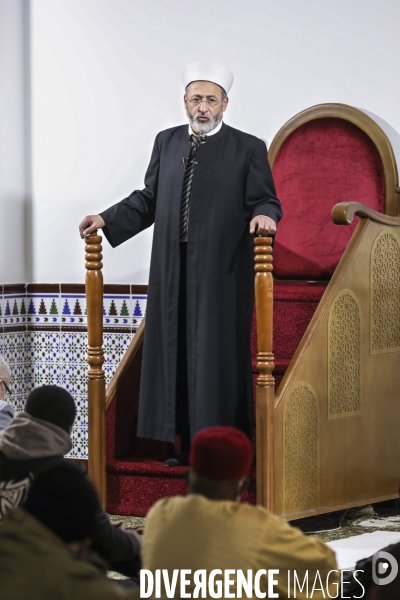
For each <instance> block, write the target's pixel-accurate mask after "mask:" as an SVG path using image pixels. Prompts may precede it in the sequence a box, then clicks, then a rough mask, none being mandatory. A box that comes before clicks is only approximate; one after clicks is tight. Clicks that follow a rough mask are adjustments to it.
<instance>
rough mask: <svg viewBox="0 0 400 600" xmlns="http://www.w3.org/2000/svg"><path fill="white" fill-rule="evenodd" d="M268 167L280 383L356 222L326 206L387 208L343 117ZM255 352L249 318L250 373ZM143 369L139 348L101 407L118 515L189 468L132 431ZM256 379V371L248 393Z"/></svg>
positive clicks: (163, 492)
mask: <svg viewBox="0 0 400 600" xmlns="http://www.w3.org/2000/svg"><path fill="white" fill-rule="evenodd" d="M273 172H274V179H275V183H276V187H277V192H278V197H279V198H280V199H281V201H282V204H283V209H284V219H283V220H282V222H281V223H280V225H279V229H278V234H277V239H276V242H275V247H274V275H275V277H276V278H278V279H281V280H282V279H287V280H291V281H279V280H276V281H275V286H274V332H273V333H274V353H275V373H274V374H275V381H276V386H278V385H279V383H280V381H281V379H282V376H283V375H284V373H285V371H286V369H287V367H288V365H289V363H290V361H291V359H292V357H293V354H294V352H295V351H296V348H297V346H298V345H299V343H300V340H301V338H302V336H303V335H304V332H305V330H306V329H307V326H308V324H309V323H310V320H311V318H312V316H313V314H314V312H315V310H316V308H317V306H318V304H319V302H320V300H321V298H322V295H323V293H324V291H325V289H326V285H327V284H326V281H327V280H328V279H329V278H330V277H331V275H332V273H333V271H334V270H335V268H336V266H337V264H338V262H339V260H340V258H341V256H342V254H343V251H344V249H345V247H346V246H347V244H348V241H349V240H350V237H351V235H352V233H353V231H354V227H355V224H354V225H352V226H349V227H339V226H336V225H334V224H333V223H332V221H331V210H332V207H333V206H334V205H335V204H336V203H337V202H340V201H346V200H347V201H350V200H352V201H359V202H363V203H364V204H367V205H369V206H371V207H372V208H374V209H375V210H378V211H381V212H383V210H384V182H383V172H382V165H381V162H380V159H379V156H378V153H377V151H376V148H375V147H374V145H373V144H372V142H371V141H370V140H369V138H368V137H367V136H366V135H365V134H364V133H363V132H362V131H360V130H359V129H358V128H357V127H355V126H354V125H352V124H350V123H348V122H347V121H343V120H339V119H332V118H329V119H320V120H316V121H312V122H309V123H307V124H305V125H303V126H301V127H299V128H298V129H297V130H296V131H294V132H293V133H292V134H291V135H290V136H289V137H288V138H287V139H286V141H285V142H284V144H283V145H282V147H281V149H280V151H279V153H278V155H277V157H276V160H275V164H274V168H273ZM294 279H296V280H303V281H293V280H294ZM310 280H312V281H314V282H313V283H311V282H310ZM318 280H319V281H318ZM324 280H325V282H324ZM256 352H257V339H256V328H255V321H253V331H252V357H253V370H254V369H255V358H256ZM140 369H141V349H140V350H139V352H138V353H137V355H136V356H135V358H134V360H133V361H132V363H131V365H130V367H129V369H128V372H127V374H126V376H125V378H124V380H123V381H122V383H121V384H120V387H119V390H118V393H117V394H116V396H115V397H114V399H113V400H112V402H111V405H110V406H109V408H108V411H107V474H108V479H107V481H108V491H107V501H108V502H107V508H108V511H109V512H111V513H114V514H120V515H136V516H143V515H145V514H146V513H147V511H148V510H149V508H150V507H151V506H152V505H153V504H154V502H156V501H157V500H158V499H160V498H162V497H164V496H167V495H177V494H185V493H186V485H185V481H184V471H185V469H184V468H183V467H177V468H166V467H164V466H163V461H164V460H165V458H166V457H167V456H171V452H172V450H173V449H172V447H171V445H170V444H165V443H161V442H156V441H151V440H142V439H140V438H137V437H136V433H135V432H136V425H137V413H138V395H139V382H140ZM255 385H256V375H255V374H254V375H253V386H254V390H255ZM253 442H254V440H253ZM177 446H178V447H179V440H178V443H177ZM255 499H256V484H255V469H254V468H253V471H252V480H251V485H250V489H249V491H248V492H246V494H245V495H244V496H243V498H242V500H243V501H244V502H250V503H255Z"/></svg>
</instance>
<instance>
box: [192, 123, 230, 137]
mask: <svg viewBox="0 0 400 600" xmlns="http://www.w3.org/2000/svg"><path fill="white" fill-rule="evenodd" d="M222 123H223V121H222V120H221V121H220V122H219V123H218V125H217V126H216V127H214V129H213V130H212V131H210V132H209V133H205V134H202V135H206V136H211V135H215V134H216V133H218V131H219V130H220V129H221V127H222ZM192 134H193V135H196V134H195V133H194V131H193V129H192V127H191V125H190V123H189V135H192Z"/></svg>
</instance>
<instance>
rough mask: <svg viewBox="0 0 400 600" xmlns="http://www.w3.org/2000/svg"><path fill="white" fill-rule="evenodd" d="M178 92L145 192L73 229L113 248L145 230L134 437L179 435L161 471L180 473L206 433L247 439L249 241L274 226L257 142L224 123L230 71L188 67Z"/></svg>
mask: <svg viewBox="0 0 400 600" xmlns="http://www.w3.org/2000/svg"><path fill="white" fill-rule="evenodd" d="M183 82H184V86H185V95H184V106H185V109H186V114H187V116H188V119H189V127H188V126H187V125H181V126H178V127H173V128H172V129H167V130H165V131H162V132H160V133H159V134H158V135H157V137H156V140H155V143H154V148H153V153H152V156H151V159H150V164H149V167H148V169H147V173H146V177H145V188H144V189H143V190H136V191H134V192H133V193H132V194H131V195H130V196H128V198H125V200H122V201H121V202H119V203H117V204H115V205H114V206H112V207H111V208H109V209H107V210H105V211H104V212H103V213H101V214H100V215H90V216H87V217H85V218H84V220H83V221H82V223H81V224H80V226H79V230H80V234H81V237H84V236H86V235H89V234H90V233H92V232H93V231H94V230H96V229H99V228H103V230H104V234H105V236H106V238H107V240H108V241H109V242H110V244H111V245H112V246H113V247H115V246H118V245H119V244H122V243H123V242H125V241H126V240H128V239H129V238H131V237H132V236H134V235H136V234H137V233H139V232H140V231H143V230H144V229H146V228H147V227H150V225H152V224H153V223H154V224H155V226H154V238H153V249H152V256H151V266H150V276H149V294H148V303H147V317H146V333H145V340H144V351H143V363H142V377H141V385H140V403H139V422H138V431H137V434H138V436H140V437H145V438H153V439H158V440H164V441H168V442H174V441H175V434H176V433H179V434H180V435H181V453H180V454H179V455H178V456H177V457H176V458H171V459H168V460H167V461H166V463H165V464H166V466H178V465H184V464H188V457H189V450H190V440H191V438H192V437H193V436H194V434H195V433H196V432H197V431H199V430H200V429H203V428H205V427H210V426H213V425H231V426H234V427H237V428H239V429H241V430H242V431H244V432H245V433H246V434H247V435H248V436H249V437H251V436H252V432H253V426H254V408H253V392H252V375H251V353H250V332H251V320H252V312H253V302H254V293H253V282H254V272H253V236H252V234H254V233H256V234H258V235H267V234H273V233H275V231H276V224H277V223H278V221H279V220H280V218H281V216H282V212H281V207H280V203H279V200H278V199H277V197H276V194H275V187H274V183H273V180H272V175H271V170H270V167H269V164H268V160H267V151H266V147H265V143H264V142H263V141H262V140H260V139H258V138H256V137H254V136H252V135H249V134H247V133H243V132H242V131H239V130H237V129H233V128H232V127H229V126H228V125H225V124H224V123H223V120H222V118H223V114H224V112H225V111H226V108H227V106H228V95H227V94H228V92H229V90H230V87H231V85H232V83H233V75H232V73H231V72H230V70H229V69H227V68H226V67H224V66H222V65H220V64H215V63H203V62H202V63H192V64H190V65H188V66H187V67H186V68H185V69H184V72H183Z"/></svg>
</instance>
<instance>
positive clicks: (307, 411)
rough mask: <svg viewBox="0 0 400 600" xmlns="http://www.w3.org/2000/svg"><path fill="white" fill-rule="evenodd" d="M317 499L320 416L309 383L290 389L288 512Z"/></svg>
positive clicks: (286, 425)
mask: <svg viewBox="0 0 400 600" xmlns="http://www.w3.org/2000/svg"><path fill="white" fill-rule="evenodd" d="M317 502H318V417H317V402H316V398H315V394H314V392H313V391H312V389H311V388H310V386H309V385H308V384H307V383H304V382H299V385H298V386H297V387H296V388H295V389H294V390H293V392H292V393H291V395H290V397H289V400H288V402H287V405H286V408H285V417H284V505H285V512H286V513H291V512H292V513H293V512H298V511H300V510H302V509H309V508H312V507H314V506H316V505H317Z"/></svg>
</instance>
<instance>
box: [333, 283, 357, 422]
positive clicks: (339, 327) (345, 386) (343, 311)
mask: <svg viewBox="0 0 400 600" xmlns="http://www.w3.org/2000/svg"><path fill="white" fill-rule="evenodd" d="M360 412H361V310H360V306H359V303H358V299H357V297H356V295H355V294H354V293H353V292H352V291H350V290H341V291H340V292H339V294H338V295H337V296H336V298H335V300H334V301H333V303H332V307H331V309H330V312H329V321H328V417H329V418H330V419H332V418H336V417H347V416H350V415H354V414H357V413H360Z"/></svg>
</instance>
